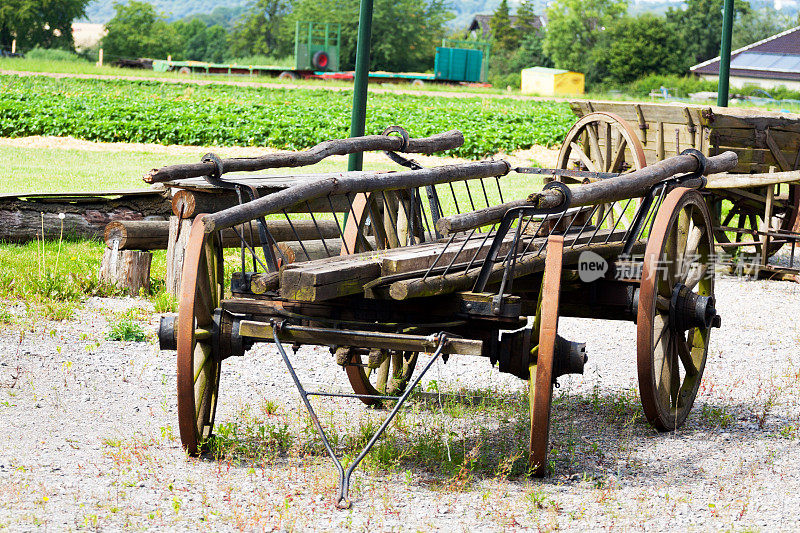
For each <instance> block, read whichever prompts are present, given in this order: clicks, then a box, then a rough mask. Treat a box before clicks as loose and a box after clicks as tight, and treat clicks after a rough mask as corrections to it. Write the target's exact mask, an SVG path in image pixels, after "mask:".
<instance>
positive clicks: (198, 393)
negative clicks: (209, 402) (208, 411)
mask: <svg viewBox="0 0 800 533" xmlns="http://www.w3.org/2000/svg"><path fill="white" fill-rule="evenodd" d="M207 387H208V374H207V373H205V372H200V375H199V376H198V380H197V381H196V382H195V384H194V410H195V420H197V419H199V418H200V412H201V411H202V409H203V404H204V400H205V396H206V388H207Z"/></svg>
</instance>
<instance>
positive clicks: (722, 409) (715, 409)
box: [700, 403, 733, 428]
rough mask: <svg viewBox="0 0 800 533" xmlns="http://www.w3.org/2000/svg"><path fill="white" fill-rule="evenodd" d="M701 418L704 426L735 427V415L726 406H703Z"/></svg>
mask: <svg viewBox="0 0 800 533" xmlns="http://www.w3.org/2000/svg"><path fill="white" fill-rule="evenodd" d="M700 418H701V420H702V421H703V424H705V425H707V426H711V427H718V428H727V427H730V426H732V425H733V414H732V413H730V412H729V411H728V406H726V405H709V404H707V403H706V404H703V408H702V409H701V410H700Z"/></svg>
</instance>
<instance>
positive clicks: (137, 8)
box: [101, 0, 183, 59]
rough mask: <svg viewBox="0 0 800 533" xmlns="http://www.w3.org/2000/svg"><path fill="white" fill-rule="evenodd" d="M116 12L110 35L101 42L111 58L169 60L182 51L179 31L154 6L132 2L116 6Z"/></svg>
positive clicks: (110, 26) (112, 20) (133, 0)
mask: <svg viewBox="0 0 800 533" xmlns="http://www.w3.org/2000/svg"><path fill="white" fill-rule="evenodd" d="M114 9H115V10H116V11H115V15H114V18H112V19H111V20H110V21H108V23H106V29H107V30H108V34H107V35H106V36H105V37H103V40H102V41H101V46H102V47H103V49H104V50H105V53H106V54H107V55H108V56H109V58H116V57H127V58H136V57H152V58H166V57H167V56H168V55H171V54H175V55H178V54H180V53H181V52H182V51H183V46H182V42H181V38H180V35H179V34H178V31H177V29H176V28H175V27H174V26H173V25H172V24H170V23H168V22H167V21H166V19H165V17H164V16H163V15H160V14H158V13H156V10H155V8H154V7H153V6H152V5H151V4H148V3H146V2H139V1H137V0H131V2H130V3H128V4H121V3H117V4H114ZM173 59H177V58H173Z"/></svg>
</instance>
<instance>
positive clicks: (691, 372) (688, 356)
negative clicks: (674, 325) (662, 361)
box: [675, 334, 698, 376]
mask: <svg viewBox="0 0 800 533" xmlns="http://www.w3.org/2000/svg"><path fill="white" fill-rule="evenodd" d="M689 338H691V335H690V337H689ZM675 346H676V347H677V349H678V357H680V360H681V363H682V364H683V368H684V370H686V375H687V376H696V375H697V372H698V370H697V366H696V365H695V362H694V359H692V352H691V350H690V349H689V345H688V343H687V341H686V340H685V339H684V338H683V334H680V335H679V336H678V338H677V339H676V340H675Z"/></svg>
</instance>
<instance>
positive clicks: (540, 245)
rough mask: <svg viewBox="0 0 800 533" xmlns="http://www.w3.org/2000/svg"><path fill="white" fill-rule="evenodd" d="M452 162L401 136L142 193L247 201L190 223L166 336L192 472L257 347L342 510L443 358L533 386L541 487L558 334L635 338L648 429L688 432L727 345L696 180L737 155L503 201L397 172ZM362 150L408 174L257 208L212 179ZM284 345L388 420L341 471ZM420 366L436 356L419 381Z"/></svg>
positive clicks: (558, 362)
mask: <svg viewBox="0 0 800 533" xmlns="http://www.w3.org/2000/svg"><path fill="white" fill-rule="evenodd" d="M462 142H463V138H462V136H461V134H460V133H459V132H456V131H453V132H448V133H444V134H440V135H436V136H434V137H431V138H426V139H414V138H410V137H409V136H408V134H407V133H406V132H405V131H404V130H402V129H401V128H397V127H392V128H389V129H388V130H387V132H386V135H379V136H368V137H360V138H355V139H346V140H340V141H329V142H327V143H323V144H322V145H319V146H317V147H315V148H314V149H312V150H310V151H308V152H301V153H291V154H277V155H272V156H265V157H263V158H255V159H232V160H225V161H221V160H219V159H218V158H216V157H214V156H207V157H205V158H204V161H203V162H201V163H197V164H190V165H180V166H174V167H167V168H164V169H161V170H156V171H153V172H152V173H151V174H150V175H149V178H148V179H149V180H150V181H167V180H176V179H184V178H185V179H194V178H197V177H200V176H207V179H209V180H210V181H212V182H214V183H217V184H218V185H224V186H225V187H230V188H232V189H233V190H235V191H236V193H237V194H239V195H240V197H242V198H243V199H246V198H248V197H249V201H243V202H242V204H241V205H238V206H233V207H230V208H227V209H224V210H222V211H219V212H216V213H211V214H205V215H198V216H197V217H196V218H195V220H194V223H193V225H192V228H191V234H190V237H189V243H188V247H187V249H186V259H185V263H184V267H183V281H182V286H181V294H180V308H179V312H178V316H177V318H171V317H165V318H164V319H163V321H162V325H161V331H160V335H159V338H160V342H161V347H162V348H164V349H170V348H171V349H177V354H178V413H179V422H180V434H181V440H182V442H183V445H184V447H185V448H186V450H187V451H188V452H189V453H190V454H192V455H195V454H199V453H201V451H202V450H203V447H204V445H205V443H206V442H207V441H208V439H210V438H212V431H213V426H214V414H215V410H216V405H217V401H218V398H217V392H218V390H219V380H220V368H221V364H222V363H223V361H225V360H226V359H228V358H230V357H237V356H241V355H243V354H244V353H245V351H246V350H247V349H248V348H249V347H251V346H252V345H253V343H255V342H274V343H275V345H276V347H277V349H278V351H279V353H280V355H281V357H282V359H283V361H284V363H285V364H286V367H287V369H288V371H289V374H290V376H291V378H292V380H293V381H294V383H295V385H296V386H297V388H298V390H299V391H300V395H301V398H302V400H303V402H304V403H305V405H306V407H307V409H308V411H309V413H310V414H311V416H312V420H313V422H314V423H315V425H316V427H317V430H318V431H319V433H320V435H321V438H322V440H323V443H324V444H325V447H326V449H327V450H328V453H329V454H330V456H331V457H332V458H333V460H334V462H335V464H336V466H337V468H338V471H339V474H340V490H339V494H338V498H337V500H336V501H337V505H339V506H348V505H349V502H348V499H347V495H348V487H349V479H350V474H351V473H352V471H353V469H354V468H355V467H356V466H357V465H358V463H359V461H360V460H361V459H362V458H363V457H364V455H365V454H366V453H367V452H368V450H369V449H370V448H371V446H372V445H373V444H374V443H375V441H376V440H377V439H378V438H379V437H380V434H381V433H382V432H383V430H384V429H385V428H386V426H387V425H388V424H389V423H390V421H391V419H392V417H393V416H394V415H395V413H397V410H398V409H399V408H400V407H401V406H402V404H403V402H404V401H405V400H406V398H408V395H409V394H410V392H411V391H412V389H413V388H414V386H415V385H417V384H418V383H419V380H420V379H421V377H422V375H424V373H425V372H426V371H427V370H428V369H429V368H431V365H432V364H433V363H434V361H436V360H437V358H439V357H442V358H447V357H449V356H452V355H456V354H458V355H473V356H483V357H486V358H488V359H489V361H490V362H491V363H492V364H497V365H498V366H499V370H500V371H502V372H508V373H511V374H513V375H516V376H518V377H520V378H522V379H526V380H529V381H530V405H531V408H530V413H531V431H530V443H529V445H530V462H531V465H532V468H533V470H534V472H535V473H536V474H538V475H544V474H545V473H546V469H547V461H546V456H547V448H548V439H549V418H550V403H551V397H552V388H553V384H554V383H555V380H556V379H557V378H558V377H559V376H562V375H565V374H569V373H582V371H583V365H584V362H585V361H586V356H585V351H584V345H583V344H580V343H577V342H570V341H567V340H565V339H563V338H561V337H560V336H559V335H558V334H557V328H558V318H559V314H562V315H569V316H576V317H590V318H606V319H613V320H631V321H635V322H636V324H637V365H638V374H639V384H640V391H641V399H642V405H643V407H644V412H645V414H646V416H647V419H648V421H649V422H650V423H651V424H652V425H653V426H654V427H656V428H658V429H659V430H671V429H674V428H676V427H678V426H679V425H680V424H681V423H683V421H684V420H685V418H686V416H687V414H688V413H689V410H690V409H691V407H692V404H693V401H694V398H695V395H696V394H697V391H698V387H699V384H700V379H701V376H702V373H703V368H704V366H705V361H706V353H707V350H708V343H709V332H710V329H711V328H712V327H714V326H718V325H719V317H718V316H717V313H716V310H715V307H714V275H713V265H712V264H711V255H712V251H713V249H714V237H713V231H712V223H711V216H710V214H709V211H708V208H707V205H706V203H705V202H704V201H703V198H702V197H701V195H700V194H699V193H698V192H697V190H696V189H697V188H698V187H702V185H703V184H704V183H705V178H704V177H703V174H704V173H715V172H722V171H725V170H729V169H731V168H733V167H734V166H735V165H736V155H735V154H733V153H731V152H727V153H723V154H721V155H718V156H715V157H710V158H705V157H704V156H703V155H702V154H701V153H699V152H696V151H695V152H692V153H688V154H684V155H679V156H676V157H674V158H670V159H667V160H665V161H662V162H660V163H657V164H654V165H651V166H648V167H647V168H645V169H642V170H640V171H637V172H634V173H631V174H629V175H625V176H619V177H613V178H609V179H606V180H600V181H597V182H594V183H590V184H585V185H576V186H572V187H568V186H567V185H564V184H563V183H560V182H552V183H550V184H548V185H547V186H546V188H545V189H544V190H542V191H541V192H534V193H533V194H530V196H528V195H527V192H529V191H527V192H525V193H524V194H523V195H522V196H523V197H522V198H520V199H516V200H514V199H512V198H510V197H509V196H508V195H509V194H510V193H509V191H510V190H511V188H510V187H507V185H508V183H509V180H510V179H517V180H520V178H522V185H523V188H525V182H524V179H525V175H524V174H518V173H517V174H516V175H515V173H514V172H511V170H512V169H511V168H510V166H509V164H508V163H507V162H505V161H502V160H495V161H482V162H474V163H464V164H459V165H450V166H442V167H435V168H428V169H425V168H421V167H420V166H419V165H418V164H416V163H415V162H413V161H411V160H407V159H405V158H404V157H403V156H401V155H400V154H398V153H397V152H406V153H413V152H417V153H419V152H424V153H431V152H434V151H438V150H445V149H449V148H453V147H455V146H458V145H459V144H460V143H462ZM365 150H385V151H387V153H388V154H389V155H390V157H392V159H394V160H395V161H397V162H399V163H401V164H403V165H404V166H407V167H408V168H409V170H404V171H398V172H350V173H339V174H336V175H327V176H320V177H319V178H318V179H316V180H311V179H304V180H301V181H300V182H298V183H297V184H295V185H293V186H290V187H287V188H285V189H283V190H280V191H277V192H274V193H272V194H268V195H265V196H261V197H258V193H257V191H258V187H257V186H256V185H257V184H255V183H253V182H252V181H251V182H249V185H251V186H252V187H248V186H244V185H239V184H237V183H236V181H234V180H223V179H222V178H221V176H222V174H223V173H225V172H228V171H235V170H257V169H263V168H267V167H279V166H286V167H289V166H300V165H304V164H310V163H313V162H316V161H319V160H321V159H322V158H323V157H325V156H327V155H331V154H334V153H336V154H345V153H352V152H356V151H365ZM516 170H517V171H519V172H524V171H525V169H516ZM239 181H244V180H239ZM504 194H505V196H504ZM639 198H641V199H642V200H641V201H639V200H638V199H639ZM634 202H635V203H636V204H637V205H638V208H637V211H636V215H635V216H634V217H633V219H632V220H631V222H630V223H629V224H628V225H624V224H623V223H622V222H621V219H620V218H614V217H613V216H610V215H611V213H613V212H614V209H615V206H616V205H617V204H622V205H623V206H625V205H627V206H630V205H633V203H634ZM322 207H326V209H323V208H322ZM623 210H624V209H623ZM302 211H305V213H302ZM231 231H232V232H234V233H235V234H236V235H237V236H238V237H239V238H238V246H239V247H240V253H241V262H240V265H239V267H238V269H237V271H235V272H232V273H228V272H225V269H224V262H223V257H222V254H223V246H225V240H226V239H228V237H227V236H226V232H231ZM279 232H282V233H281V234H282V235H283V236H282V237H281V236H279ZM315 258H319V259H315ZM603 265H605V266H603ZM593 266H594V267H598V268H599V274H598V273H597V272H598V271H592V269H591V267H593ZM584 267H586V268H584ZM228 283H230V285H228ZM282 343H292V344H314V345H322V346H328V347H330V349H331V352H332V357H331V361H330V364H338V365H340V366H341V367H343V369H344V371H345V372H346V374H347V377H348V379H349V381H350V384H351V385H352V388H353V390H354V393H355V394H354V396H355V397H357V398H359V399H360V400H361V401H363V402H364V403H366V404H370V405H377V404H381V403H382V404H384V405H387V404H393V409H392V411H391V412H390V413H389V415H388V417H387V419H386V421H385V423H384V425H383V426H382V427H381V429H380V430H379V431H378V432H377V433H376V434H375V435H374V436H373V438H372V440H371V441H370V442H369V444H368V445H367V447H366V448H365V449H364V451H363V452H362V453H361V455H359V457H358V458H357V459H356V460H355V461H354V462H353V463H352V464H351V465H350V466H349V467H348V468H347V470H345V469H344V468H343V466H342V465H341V463H340V462H339V460H338V459H337V458H336V454H335V451H334V450H333V448H332V447H331V446H330V444H329V442H328V440H327V437H326V434H325V432H324V431H323V429H322V426H321V425H320V423H319V421H318V420H317V418H316V416H315V415H314V410H313V408H312V405H311V403H310V402H309V397H310V396H313V395H314V394H322V395H326V394H327V395H331V394H333V395H337V393H330V392H328V393H324V392H323V393H310V392H306V391H305V390H304V388H303V387H302V385H301V382H300V380H299V378H298V377H297V375H296V373H295V371H294V367H293V366H292V364H291V359H290V357H289V355H288V354H287V352H286V350H285V349H284V347H283V345H282ZM423 353H432V356H431V357H429V358H427V361H426V362H425V364H424V365H419V366H423V368H422V369H421V370H420V369H419V368H418V369H417V372H416V373H415V372H414V370H415V367H417V366H418V365H417V363H418V361H423V360H425V356H421V355H420V354H423Z"/></svg>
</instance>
